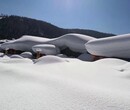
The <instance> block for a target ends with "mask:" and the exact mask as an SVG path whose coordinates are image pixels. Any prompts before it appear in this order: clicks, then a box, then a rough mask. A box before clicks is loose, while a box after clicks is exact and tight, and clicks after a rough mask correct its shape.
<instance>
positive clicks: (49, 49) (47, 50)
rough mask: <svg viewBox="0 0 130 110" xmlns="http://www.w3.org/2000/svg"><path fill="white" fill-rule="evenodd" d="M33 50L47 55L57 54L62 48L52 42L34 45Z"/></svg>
mask: <svg viewBox="0 0 130 110" xmlns="http://www.w3.org/2000/svg"><path fill="white" fill-rule="evenodd" d="M32 50H33V51H34V52H35V53H36V52H38V51H39V52H40V53H42V54H45V55H56V54H59V53H60V50H59V48H58V47H56V46H55V45H51V44H41V45H35V46H33V47H32Z"/></svg>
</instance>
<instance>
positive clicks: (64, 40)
mask: <svg viewBox="0 0 130 110" xmlns="http://www.w3.org/2000/svg"><path fill="white" fill-rule="evenodd" d="M92 39H95V38H93V37H90V36H86V35H82V34H66V35H63V36H60V37H58V38H54V39H48V38H42V37H36V36H29V35H24V36H22V37H21V38H19V39H16V40H12V41H9V42H5V43H3V44H2V45H1V48H2V49H4V50H6V48H10V49H15V50H22V51H30V52H32V47H33V46H34V45H39V44H46V45H47V44H50V45H55V46H56V47H59V48H61V49H62V48H67V47H68V48H70V49H71V50H72V51H76V52H83V53H84V52H86V49H85V43H86V42H88V41H89V40H92Z"/></svg>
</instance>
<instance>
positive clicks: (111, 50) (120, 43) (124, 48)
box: [86, 34, 130, 58]
mask: <svg viewBox="0 0 130 110" xmlns="http://www.w3.org/2000/svg"><path fill="white" fill-rule="evenodd" d="M129 44H130V34H125V35H118V36H113V37H108V38H100V39H96V40H91V41H89V42H87V43H86V49H87V51H88V52H89V53H91V54H92V55H97V56H106V57H119V58H130V46H129Z"/></svg>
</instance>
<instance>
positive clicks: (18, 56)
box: [10, 54, 23, 58]
mask: <svg viewBox="0 0 130 110" xmlns="http://www.w3.org/2000/svg"><path fill="white" fill-rule="evenodd" d="M10 58H23V57H22V56H20V55H17V54H14V55H11V56H10Z"/></svg>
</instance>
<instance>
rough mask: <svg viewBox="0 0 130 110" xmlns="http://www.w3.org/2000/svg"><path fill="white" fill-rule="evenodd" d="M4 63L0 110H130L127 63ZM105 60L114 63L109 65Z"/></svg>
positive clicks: (1, 66)
mask: <svg viewBox="0 0 130 110" xmlns="http://www.w3.org/2000/svg"><path fill="white" fill-rule="evenodd" d="M43 58H47V56H46V57H42V59H43ZM51 58H52V56H51V57H50V59H51ZM47 59H48V60H47V61H49V58H47ZM54 59H56V58H54ZM2 60H3V62H2ZM4 60H5V58H2V59H1V58H0V68H1V69H0V86H1V88H0V108H1V110H19V109H20V110H43V109H44V110H129V109H130V66H129V65H130V62H127V63H124V62H123V61H121V60H119V59H103V60H102V63H101V62H99V61H96V62H83V61H81V60H78V59H70V58H68V59H67V60H68V61H69V63H66V61H61V62H60V63H49V65H37V64H32V63H26V62H24V63H15V62H16V61H18V62H20V61H21V60H23V61H25V59H16V58H15V59H14V58H9V59H6V62H4ZM9 60H10V62H9ZM60 60H61V59H60ZM110 60H111V61H110ZM7 61H8V62H7ZM13 61H14V63H11V62H13ZM29 61H31V60H29V59H28V61H27V62H29ZM47 61H45V62H47ZM100 61H101V60H100ZM107 61H108V62H115V63H114V65H112V66H108V65H106V63H107ZM43 62H44V61H43ZM122 62H123V63H122ZM119 64H120V65H119ZM116 68H119V69H122V68H123V69H124V71H119V70H117V69H116Z"/></svg>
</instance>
